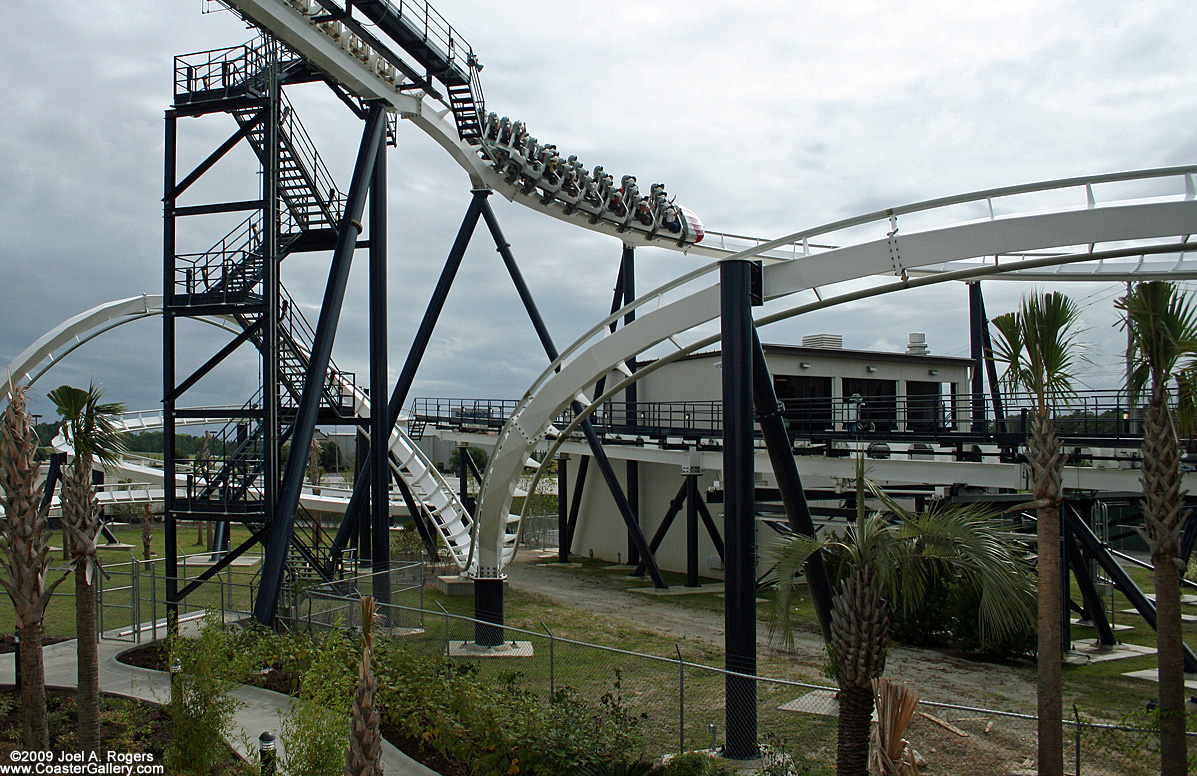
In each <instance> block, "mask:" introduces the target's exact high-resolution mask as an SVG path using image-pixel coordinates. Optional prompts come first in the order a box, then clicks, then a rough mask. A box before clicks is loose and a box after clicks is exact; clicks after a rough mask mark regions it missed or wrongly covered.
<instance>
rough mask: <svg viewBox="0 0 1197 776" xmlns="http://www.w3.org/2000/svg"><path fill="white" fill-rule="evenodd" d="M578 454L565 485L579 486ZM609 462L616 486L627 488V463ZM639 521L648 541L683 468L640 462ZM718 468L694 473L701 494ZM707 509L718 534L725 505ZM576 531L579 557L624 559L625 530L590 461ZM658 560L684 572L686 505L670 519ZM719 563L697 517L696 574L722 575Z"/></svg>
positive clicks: (665, 566)
mask: <svg viewBox="0 0 1197 776" xmlns="http://www.w3.org/2000/svg"><path fill="white" fill-rule="evenodd" d="M578 464H579V457H578V456H571V457H570V460H569V486H570V488H571V490H572V489H573V488H576V487H577V471H578ZM612 465H613V466H614V467H615V470H616V473H617V474H618V475H619V480H620V485H621V487H623V488H624V492H625V493H626V492H627V474H626V462H625V461H619V460H614V461H612ZM639 467H640V504H639V507H640V525H641V527H642V530H643V531H644V537H645V541H651V540H652V537H653V534H655V533H656V531H657V529H658V527H659V526H660V525H661V523H662V522H663V521H664V518H665V514H666V512H667V511H668V509H669V502H670V501H671V500H672V499H673V498H674V496H676V495H677V492H678V489H679V488H681V487H682V484H683V482H682V479H683V478H682V467H681V466H672V465H667V464H657V463H645V462H640V464H639ZM718 474H719V473H718V472H716V471H705V470H704V471H703V472H702V474H700V475H698V488H699V492H700V494H705V493H706V490H707V489H708V488H709V487H710V486H711V485H712V484H713V483H714V482H715V481H716V480H717V479H718ZM707 509H708V510H709V511H710V512H711V517H712V518H713V519H714V521H715V525H716V526H717V527H718V528H719V532H720V534H721V535H722V533H723V505H722V504H708V505H707ZM579 514H580V516H579V519H578V526H577V530H576V532H575V535H574V543H573V553H574V554H575V555H581V556H583V557H590V556H591V553H593V557H595V558H601V559H603V560H608V561H612V562H623V563H626V562H627V560H628V538H627V530H626V528H625V526H624V523H623V520H622V518H621V517H620V514H619V510H618V509H617V508H616V506H615V500H614V499H613V498H612V497H611V493H610V491H609V490H608V489H607V485H606V483H605V482H604V481H603V477H602V474H601V473H600V472H599V471H598V468H597V467H596V466H594V465H593V464H592V465H591V466H590V467H589V472H588V474H587V477H586V488H585V492H584V494H583V498H582V505H581V511H580V513H579ZM656 558H657V563H658V565H659V566H660V567H661V568H663V569H668V570H670V571H677V572H682V573H684V572H685V571H686V509H685V506H683V507H682V508H681V510H680V511H679V512H678V515H677V517H675V518H674V520H673V523H672V525H671V527H670V529H669V532H668V533H667V534H666V535H665V539H664V540H663V541H662V543H661V546H660V549H658V550H657V553H656ZM721 566H722V564H720V563H719V554H718V552H716V550H715V545H714V543H713V542H712V541H711V539H710V536H708V535H707V530H706V528H705V527H704V526H703V525H702V520H701V518H700V519H699V529H698V573H699V576H703V577H712V578H717V579H722V578H723V570H722V567H721Z"/></svg>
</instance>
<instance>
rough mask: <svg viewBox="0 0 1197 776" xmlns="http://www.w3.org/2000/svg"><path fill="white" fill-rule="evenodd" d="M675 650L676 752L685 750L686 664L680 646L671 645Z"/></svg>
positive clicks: (682, 752) (680, 752)
mask: <svg viewBox="0 0 1197 776" xmlns="http://www.w3.org/2000/svg"><path fill="white" fill-rule="evenodd" d="M673 648H674V649H676V650H677V753H678V754H684V753H685V751H686V664H685V662H684V661H683V660H682V648H681V647H679V646H678V645H677V644H674V645H673Z"/></svg>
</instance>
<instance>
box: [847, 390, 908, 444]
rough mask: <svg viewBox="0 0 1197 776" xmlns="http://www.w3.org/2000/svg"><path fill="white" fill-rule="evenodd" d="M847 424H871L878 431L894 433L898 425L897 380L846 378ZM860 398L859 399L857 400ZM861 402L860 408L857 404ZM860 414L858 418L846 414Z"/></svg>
mask: <svg viewBox="0 0 1197 776" xmlns="http://www.w3.org/2000/svg"><path fill="white" fill-rule="evenodd" d="M843 396H844V398H843V402H844V407H843V409H844V414H843V421H844V422H845V423H848V422H851V421H853V420H858V421H859V422H860V423H871V424H873V429H875V430H877V431H893V430H894V429H895V428H897V425H898V383H897V381H895V380H872V379H869V378H867V377H845V378H844V394H843ZM856 397H859V398H856ZM857 402H859V408H858V407H856V406H855V405H856V403H857ZM849 408H851V412H853V413H858V415H859V417H858V418H855V419H854V418H849V417H848V415H847V414H846V413H847V412H848V411H849Z"/></svg>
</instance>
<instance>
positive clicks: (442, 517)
mask: <svg viewBox="0 0 1197 776" xmlns="http://www.w3.org/2000/svg"><path fill="white" fill-rule="evenodd" d="M161 314H162V296H161V295H149V294H147V295H143V296H137V297H130V298H128V299H119V300H116V301H113V302H107V303H105V304H102V305H99V306H97V307H94V308H92V309H91V310H88V311H87V312H84V313H81V314H79V315H76V316H74V317H73V318H70V319H68V320H66V321H64V322H63V323H61V324H59V325H58V326H56V327H54V328H53V329H51V330H50V331H49V332H47V333H46V334H44V335H43V336H41V337H39V338H38V339H37V340H36V341H35V342H34V343H33V344H32V345H30V346H29V347H28V348H26V349H25V350H24V351H22V353H21V354H20V355H18V356H17V357H16V358H15V359H14V360H13V361H12V362H11V363H9V365H8V367H7V369H6V375H8V376H9V379H8V380H5V387H4V391H5V395H6V396H7V392H8V391H9V390H10V387H11V386H13V385H15V386H28V385H32V384H33V383H34V382H36V381H37V379H38V378H39V377H41V376H42V375H44V374H45V373H46V372H47V370H49V369H50V368H51V367H52V366H54V364H56V363H58V362H59V361H61V360H62V359H63V358H64V357H65V356H66V355H68V354H69V353H71V352H72V351H73V350H75V349H76V348H78V347H79V346H80V345H82V344H84V343H86V342H89V341H90V340H92V339H94V338H95V337H97V336H99V335H100V334H103V333H104V332H107V331H110V330H112V329H113V328H115V327H117V326H120V325H122V324H125V323H131V322H133V321H138V320H141V319H143V318H147V317H150V316H154V315H161ZM202 320H205V321H206V322H208V323H211V324H212V325H215V326H220V327H221V328H225V329H228V330H229V331H233V332H239V331H240V327H239V326H237V324H236V322H235V321H233V320H232V319H231V318H223V317H220V316H210V317H206V318H204V319H202ZM332 374H333V376H334V378H335V379H336V380H338V381H339V382H340V385H341V389H342V392H343V393H344V394H345V395H352V397H353V409H354V413H355V414H356V415H357V417H359V418H368V417H369V416H370V400H369V398H368V397H367V396H366V394H365V392H364V391H363V390H362V389H361V388H359V387H357V386H356V385H353V384H352V383H349V382H346V381H344V380H343V377H342V375H340V373H337V372H334V373H332ZM211 409H212V412H213V416H212V417H211V418H198V417H196V418H187V419H185V420H181V421H179V422H180V423H183V424H201V425H202V424H206V423H215V422H221V423H223V422H224V420H223V418H222V416H221V408H211ZM121 425H122V426H123V429H124V430H125V431H128V432H132V433H136V432H139V431H150V430H155V429H159V428H162V425H163V419H162V412H161V411H149V412H133V413H128V414H126V415H125V416H124V417H123V418H122V424H121ZM55 447H56V448H58V449H59V450H61V451H63V452H68V451H69V448H68V446H67V445H66V442H65V440H63V439H62V437H61V436H60V437H59V438H57V439H55ZM390 448H391V453H392V454H393V455H394V457H395V460H393V461H392V463H391V468H392V470H394V471H395V473H396V474H398V475H399V476H401V477H403V479H404V480H405V481H406V482H407V484H408V486H409V487H410V488H411V491H412V495H413V496H414V497H415V499H416V501H417V503H418V504H420V505H421V506H422V508H423V509H424V511H425V513H426V515H427V516H428V518H429V519H431V521H432V523H433V524H434V525H435V526H436V527H437V530H438V532H439V533H440V535H441V538H442V539H443V540H444V543H445V546H446V547H447V548H448V549H449V551H450V553H451V554H452V555H453V558H454V560H455V561H456V562H457V564H458V566H460V567H461V568H463V569H464V568H465V566H466V563H467V561H468V557H469V547H468V544H469V536H470V523H471V520H470V516H469V512H468V511H467V510H466V508H465V507H464V505H462V503H461V500H460V499H459V498H458V496H457V494H456V493H455V492H454V490H453V488H452V487H451V486H450V485H449V483H448V482H446V481H445V478H444V477H443V476H441V473H440V472H439V471H438V470H437V468H436V466H435V465H434V464H433V463H432V461H431V460H429V458H428V456H426V455H425V454H424V452H423V451H422V450H420V448H419V447H418V446H417V445H416V443H415V442H413V441H412V439H411V438H410V437H409V436H408V435H407V432H406V431H404V429H403V428H402V427H400V426H396V427H395V428H394V429H392V431H391V440H390ZM123 470H124V473H125V474H128V475H131V476H134V477H136V478H137V479H139V480H140V479H147V478H149V479H154V475H155V474H156V475H157V479H159V480H160V479H161V478H162V473H161V472H160V471H157V470H155V469H154V468H152V467H150V466H147V465H142V464H138V463H136V462H132V461H130V462H127V463H126V464H125V465H124V467H123ZM304 498H305V499H306V501H305V506H308V507H309V508H318V509H328V510H329V511H343V509H344V506H343V505H341V510H337V509H336V506H337V504H333V503H332V502H333V501H337V500H336V499H327V498H324V499H321V498H320V497H317V496H314V495H313V494H305V495H304ZM308 502H310V503H308ZM330 506H331V507H332V508H331V509H330ZM509 519H510V520H512V521H514V520H515V518H514V517H511V518H509ZM514 552H515V549H514V544H513V545H512V547H511V549H510V550H508V551H507V552H506V555H507V557H510V555H511V554H513V553H514Z"/></svg>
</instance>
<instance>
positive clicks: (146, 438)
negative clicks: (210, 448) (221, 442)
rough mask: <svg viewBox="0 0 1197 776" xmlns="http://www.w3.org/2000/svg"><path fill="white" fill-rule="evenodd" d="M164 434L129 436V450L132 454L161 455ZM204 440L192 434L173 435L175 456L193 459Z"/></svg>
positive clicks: (146, 433)
mask: <svg viewBox="0 0 1197 776" xmlns="http://www.w3.org/2000/svg"><path fill="white" fill-rule="evenodd" d="M163 438H164V434H163V433H162V432H161V431H142V432H141V433H140V434H130V435H129V438H128V440H127V441H128V443H129V450H130V452H134V453H161V452H164V451H163ZM203 444H204V438H203V437H202V436H195V435H194V434H179V433H176V434H175V455H177V456H179V457H181V458H182V457H186V458H194V457H195V454H196V453H198V452H199V451H200V448H201V447H203Z"/></svg>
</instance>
